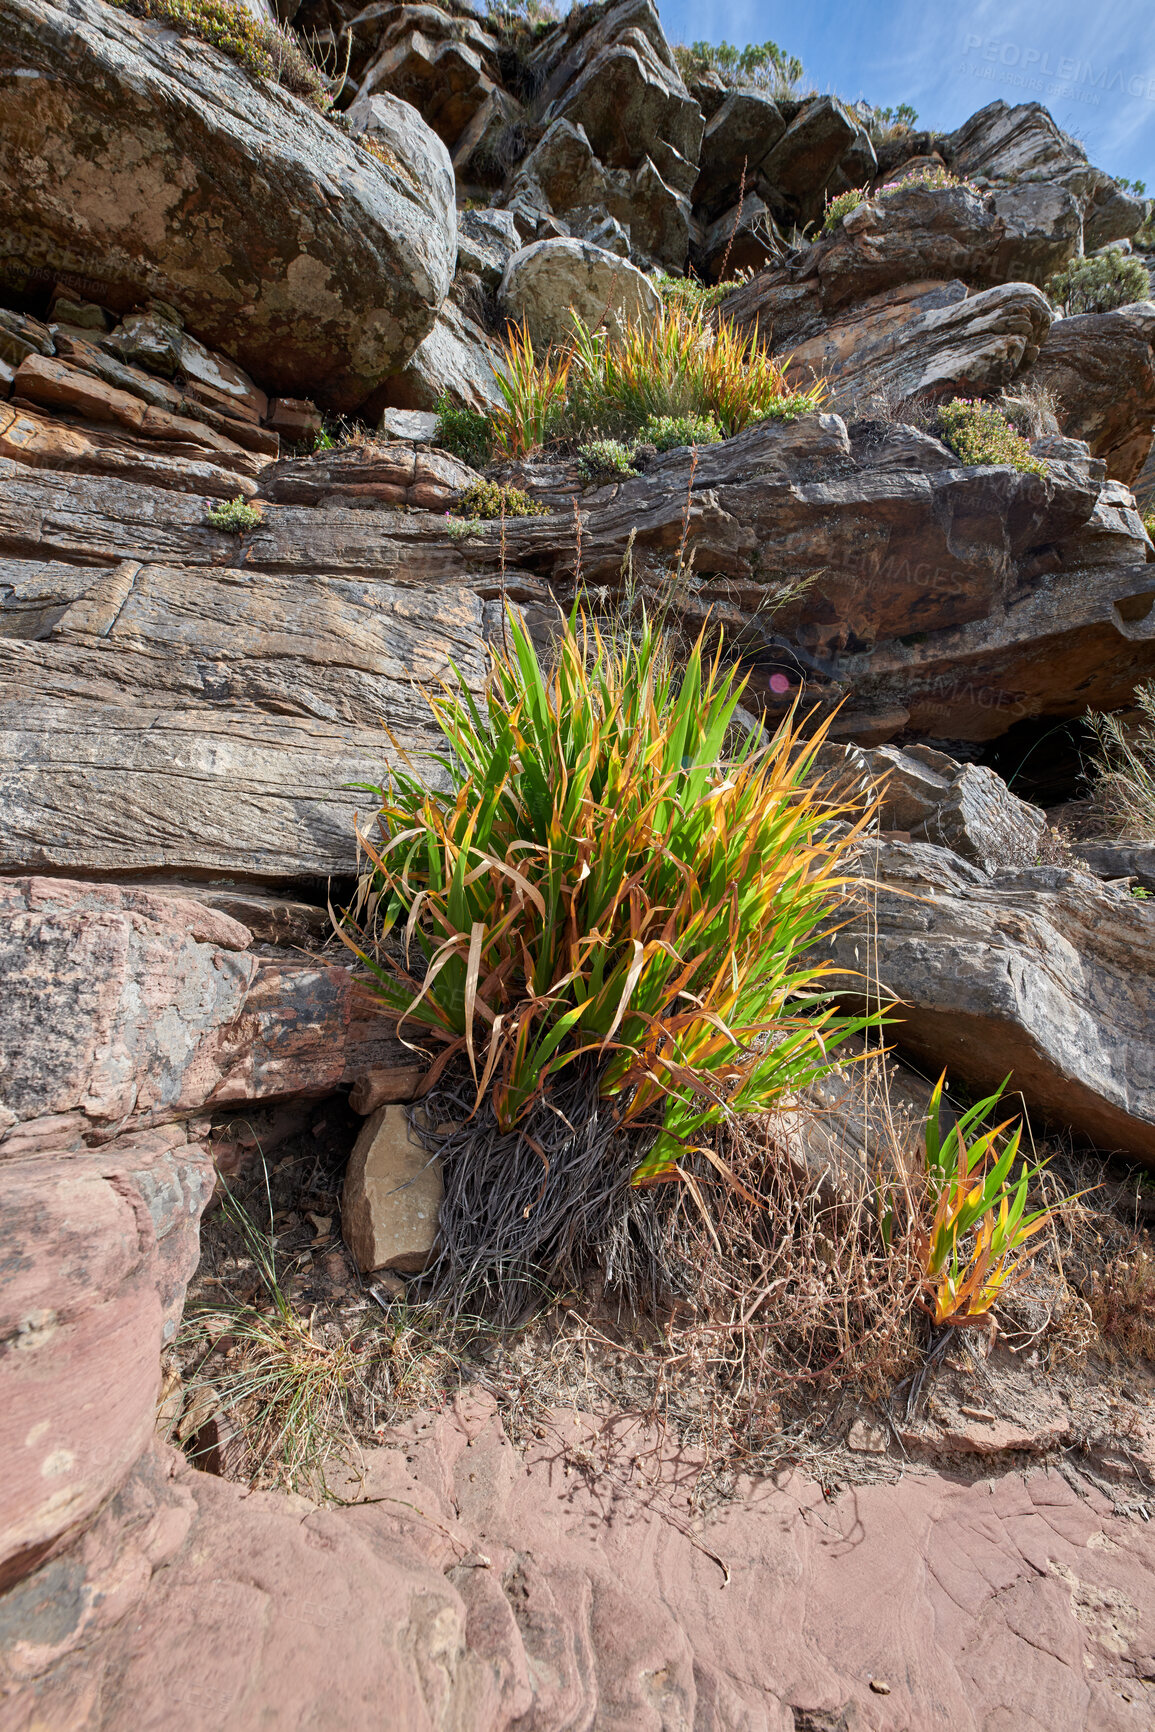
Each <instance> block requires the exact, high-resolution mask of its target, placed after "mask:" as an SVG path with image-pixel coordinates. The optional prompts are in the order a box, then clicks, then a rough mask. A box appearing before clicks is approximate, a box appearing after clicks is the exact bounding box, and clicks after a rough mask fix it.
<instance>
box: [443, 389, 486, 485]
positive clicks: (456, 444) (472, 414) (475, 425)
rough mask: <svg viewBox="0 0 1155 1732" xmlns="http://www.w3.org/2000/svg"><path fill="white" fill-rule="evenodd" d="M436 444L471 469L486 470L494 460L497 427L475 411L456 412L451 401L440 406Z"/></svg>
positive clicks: (444, 400)
mask: <svg viewBox="0 0 1155 1732" xmlns="http://www.w3.org/2000/svg"><path fill="white" fill-rule="evenodd" d="M433 437H434V441H435V443H436V444H438V445H440V447H441V449H442V450H443V451H448V452H449V454H450V456H451V457H456V458H458V459H459V460H460V461H461V462H462V463H467V464H468V465H469V467H470V468H471V469H484V468H485V465H486V464H487V463H489V462H490V461H491V460H492V458H493V447H494V426H493V421H492V420H491V418H490V417H489V416H488V415H482V414H480V413H479V411H478V410H476V409H455V408H454V406H453V404H452V403H451V402H450V400H449V398H448V397H442V399H441V401H440V402H439V403H438V405H437V431H436V433H435V434H434V436H433Z"/></svg>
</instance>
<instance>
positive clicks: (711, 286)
mask: <svg viewBox="0 0 1155 1732" xmlns="http://www.w3.org/2000/svg"><path fill="white" fill-rule="evenodd" d="M651 281H652V282H653V284H654V287H655V288H656V289H657V291H658V293H659V294H660V295H661V297H662V299H663V301H665V303H666V305H667V306H669V305H670V303H671V302H677V303H678V304H679V305H680V306H684V307H690V308H695V309H696V308H701V309H702V310H703V311H705V312H707V313H708V312H709V311H710V310H711V309H712V308H713V307H716V306H717V305H718V303H719V302H720V301H724V300H725V299H726V296H727V295H729V294H732V293H733V291H734V290H735V289H740V288H741V287H742V284H743V283H744V282H745V281H746V278H745V277H728V278H727V279H726V281H725V282H724V283H703V282H699V280H698V278H697V277H672V276H671V275H670V273H669V272H668V271H655V272H654V275H653V277H652V278H651Z"/></svg>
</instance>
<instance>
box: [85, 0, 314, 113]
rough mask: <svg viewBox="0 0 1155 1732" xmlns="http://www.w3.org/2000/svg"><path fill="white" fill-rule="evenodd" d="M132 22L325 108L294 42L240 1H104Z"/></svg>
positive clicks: (310, 70) (311, 72) (308, 62)
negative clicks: (195, 44)
mask: <svg viewBox="0 0 1155 1732" xmlns="http://www.w3.org/2000/svg"><path fill="white" fill-rule="evenodd" d="M110 3H111V4H112V5H113V6H119V7H120V8H121V10H122V11H124V12H132V13H134V14H135V16H136V17H138V18H155V19H156V20H157V21H158V22H159V23H162V24H170V25H171V26H172V27H173V29H174V30H179V31H181V32H182V33H183V34H186V35H189V36H197V37H199V38H200V40H201V41H202V42H208V43H210V44H211V45H212V47H214V48H219V49H220V50H221V52H222V53H223V54H227V55H228V56H229V58H230V59H231V60H235V61H236V62H237V64H238V65H239V66H243V67H244V69H245V71H246V72H249V73H251V74H252V76H253V77H254V78H259V79H263V80H266V81H268V82H270V83H273V84H281V85H284V87H285V89H286V90H290V91H292V93H293V94H294V96H304V97H306V98H307V99H308V100H309V101H310V102H311V103H312V104H313V105H314V107H316V108H320V109H322V110H324V109H327V108H328V107H329V105H330V102H331V97H330V95H329V91H328V86H327V83H326V80H325V77H324V75H323V73H322V72H321V70H320V68H319V67H317V66H316V65H315V64H314V63H313V61H312V60H310V59H309V56H308V55H307V54H306V53H305V51H304V49H303V48H302V47H301V46H300V44H299V43H298V41H297V40H296V38H295V37H294V36H292V35H291V34H290V33H289V32H288V31H287V30H282V29H281V28H280V27H279V26H277V25H274V24H266V23H264V22H262V20H260V19H259V18H256V17H254V15H253V14H252V13H251V12H250V11H249V10H248V8H247V7H246V6H244V5H242V4H241V3H240V0H110Z"/></svg>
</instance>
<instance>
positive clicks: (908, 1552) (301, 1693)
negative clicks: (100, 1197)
mask: <svg viewBox="0 0 1155 1732" xmlns="http://www.w3.org/2000/svg"><path fill="white" fill-rule="evenodd" d="M545 1431H546V1435H545V1436H543V1437H542V1438H541V1440H540V1442H539V1443H537V1444H535V1446H534V1447H533V1448H532V1449H531V1450H530V1452H529V1453H528V1455H527V1456H525V1457H523V1456H522V1455H521V1454H520V1453H519V1452H518V1451H517V1450H515V1449H514V1447H513V1446H512V1445H511V1444H510V1443H509V1442H508V1440H507V1439H506V1438H505V1437H504V1435H503V1433H502V1431H501V1428H500V1425H499V1424H498V1422H497V1421H496V1419H495V1418H494V1417H493V1414H492V1406H491V1404H489V1403H488V1402H487V1401H485V1400H476V1401H472V1402H470V1401H467V1400H464V1399H459V1402H458V1404H457V1407H456V1409H455V1411H452V1412H449V1413H447V1414H444V1415H442V1416H441V1417H440V1418H437V1419H434V1420H429V1419H424V1420H422V1421H421V1422H420V1423H419V1424H417V1425H414V1426H412V1427H407V1428H406V1429H405V1431H404V1432H403V1433H401V1434H400V1435H399V1436H398V1438H397V1443H398V1446H399V1447H395V1448H386V1449H380V1450H375V1451H371V1452H370V1453H369V1455H368V1457H367V1458H366V1462H365V1464H364V1465H365V1472H364V1476H363V1477H361V1478H359V1479H358V1481H357V1482H356V1484H353V1483H351V1484H350V1486H349V1488H348V1492H347V1494H346V1495H348V1496H350V1497H352V1498H355V1499H364V1500H367V1501H365V1502H362V1503H354V1504H353V1506H352V1507H347V1508H340V1509H335V1508H332V1507H329V1508H326V1509H319V1510H309V1509H308V1508H307V1507H304V1506H302V1504H301V1502H300V1500H292V1501H290V1500H286V1499H283V1498H278V1497H275V1496H273V1495H271V1494H268V1493H257V1494H248V1493H245V1492H244V1491H242V1490H241V1488H240V1487H238V1486H235V1485H231V1484H229V1483H227V1482H224V1481H221V1480H219V1479H214V1478H211V1477H209V1476H207V1475H203V1474H196V1473H193V1472H191V1471H189V1470H188V1469H187V1468H181V1467H179V1466H177V1468H176V1470H175V1472H174V1473H173V1474H172V1477H171V1478H165V1476H164V1469H163V1466H160V1465H153V1463H152V1462H150V1461H146V1463H145V1464H143V1465H142V1469H141V1471H140V1473H139V1475H137V1476H134V1478H133V1480H132V1481H130V1483H129V1487H128V1489H127V1491H126V1494H125V1501H126V1504H128V1505H129V1508H128V1509H127V1510H126V1514H125V1516H124V1517H123V1518H122V1519H121V1524H120V1526H119V1528H118V1529H117V1530H116V1532H115V1533H114V1532H111V1531H108V1530H107V1529H106V1530H102V1529H101V1528H100V1524H98V1525H97V1527H96V1528H94V1529H93V1531H92V1534H91V1535H90V1536H89V1537H88V1540H87V1542H86V1544H87V1545H88V1548H89V1555H90V1556H91V1559H92V1562H91V1564H89V1565H88V1567H89V1568H91V1569H92V1570H93V1571H94V1572H95V1570H96V1568H97V1567H98V1566H99V1567H101V1568H102V1569H103V1570H104V1572H105V1577H106V1578H107V1576H108V1575H109V1574H110V1573H111V1569H110V1560H111V1558H113V1557H114V1556H115V1555H116V1552H115V1547H116V1543H117V1538H118V1536H119V1543H120V1545H121V1547H122V1555H123V1556H124V1557H125V1558H126V1559H127V1558H131V1557H136V1558H138V1559H142V1560H143V1559H144V1558H145V1556H146V1553H145V1546H144V1543H143V1541H144V1539H145V1537H146V1536H148V1535H150V1533H153V1534H155V1533H156V1532H157V1531H158V1530H160V1531H161V1535H162V1537H161V1539H160V1540H159V1541H158V1540H157V1539H153V1541H152V1543H153V1545H154V1547H155V1548H156V1549H157V1550H158V1551H159V1552H161V1554H162V1556H163V1555H164V1546H165V1544H167V1545H169V1546H171V1543H172V1538H173V1537H174V1536H175V1534H176V1533H177V1531H178V1529H179V1524H180V1523H181V1522H185V1523H188V1524H189V1526H188V1537H187V1539H186V1540H185V1541H184V1543H183V1544H182V1545H180V1546H179V1549H176V1550H175V1551H174V1550H169V1551H168V1553H167V1557H166V1558H165V1561H162V1562H160V1563H159V1567H153V1573H152V1576H151V1582H150V1583H149V1584H148V1585H147V1587H145V1588H143V1589H141V1588H139V1587H134V1588H133V1589H132V1590H129V1591H128V1592H126V1593H125V1594H124V1595H123V1597H122V1602H121V1603H122V1604H124V1603H125V1601H129V1602H130V1603H131V1597H130V1596H131V1594H132V1593H135V1595H136V1599H135V1604H134V1607H133V1612H132V1616H131V1617H124V1616H122V1617H121V1619H120V1621H119V1623H117V1624H116V1626H115V1627H114V1628H112V1629H111V1630H110V1629H107V1628H105V1629H104V1630H99V1629H97V1630H94V1631H92V1634H91V1636H90V1639H89V1640H88V1642H87V1645H86V1646H85V1648H84V1650H83V1652H77V1653H76V1654H75V1656H74V1658H73V1659H71V1660H69V1659H68V1658H67V1657H64V1658H60V1657H55V1658H54V1656H60V1655H61V1653H62V1651H64V1652H65V1653H66V1650H67V1647H68V1645H69V1644H70V1643H72V1642H75V1640H76V1637H75V1636H74V1635H73V1633H72V1629H71V1628H70V1626H71V1625H74V1624H75V1623H78V1622H79V1616H78V1611H77V1610H74V1607H76V1606H77V1603H78V1601H79V1600H80V1598H81V1595H80V1593H79V1592H78V1588H77V1586H73V1587H72V1591H71V1595H69V1594H68V1593H67V1592H63V1593H61V1592H60V1590H61V1586H62V1584H61V1583H60V1582H58V1581H56V1580H55V1578H52V1577H51V1576H50V1571H51V1568H52V1566H49V1567H48V1569H47V1570H45V1571H42V1572H40V1573H39V1577H33V1578H31V1579H30V1581H29V1583H28V1584H26V1585H25V1586H24V1588H23V1589H22V1590H21V1600H20V1601H19V1603H18V1606H17V1607H16V1610H17V1612H18V1616H17V1618H16V1619H15V1620H13V1619H11V1618H10V1619H9V1623H8V1628H9V1629H12V1628H13V1627H14V1628H15V1631H16V1634H17V1637H18V1638H19V1632H20V1630H21V1627H23V1628H25V1629H29V1630H31V1631H32V1633H33V1635H34V1636H35V1635H39V1636H40V1638H41V1641H42V1646H41V1647H40V1649H39V1650H37V1649H36V1648H35V1646H34V1643H33V1641H32V1640H28V1641H25V1642H24V1643H22V1644H21V1643H20V1642H19V1640H17V1642H16V1643H14V1644H12V1647H10V1649H9V1652H10V1653H11V1652H13V1650H14V1651H15V1653H16V1657H17V1660H18V1662H19V1665H20V1670H19V1674H18V1681H20V1682H21V1683H22V1688H20V1689H19V1691H18V1694H17V1695H16V1696H15V1698H14V1701H13V1702H12V1703H11V1704H10V1707H9V1713H10V1721H9V1722H8V1723H7V1724H10V1725H11V1726H12V1728H13V1729H14V1732H31V1729H32V1728H33V1727H34V1726H38V1725H39V1726H53V1727H55V1726H57V1725H64V1724H68V1725H72V1726H78V1727H84V1728H85V1732H121V1728H123V1727H124V1726H127V1725H132V1727H133V1728H134V1732H136V1729H137V1728H139V1729H140V1732H154V1729H155V1732H160V1729H161V1728H164V1729H165V1732H171V1729H172V1728H176V1729H177V1732H185V1728H188V1729H189V1732H192V1729H193V1728H197V1729H198V1732H199V1728H201V1727H202V1726H204V1727H207V1726H211V1727H212V1728H213V1732H250V1729H251V1732H257V1728H259V1727H264V1726H268V1725H277V1724H279V1723H281V1722H284V1723H286V1724H290V1725H293V1724H298V1725H310V1724H314V1723H315V1724H318V1725H322V1724H323V1725H326V1726H333V1727H340V1728H341V1732H362V1729H364V1732H370V1729H371V1728H372V1729H374V1732H376V1729H377V1728H379V1727H380V1725H381V1704H382V1703H383V1702H387V1703H389V1705H390V1724H391V1725H396V1726H397V1727H399V1728H401V1727H404V1728H405V1732H433V1729H434V1728H437V1729H439V1732H441V1729H444V1728H447V1727H468V1728H469V1732H513V1729H514V1728H518V1729H520V1732H555V1729H558V1728H562V1727H579V1726H581V1727H593V1726H597V1727H599V1728H601V1727H605V1728H620V1729H621V1732H626V1728H628V1729H629V1732H635V1728H637V1729H643V1728H650V1729H652V1732H687V1729H688V1728H691V1727H708V1728H711V1729H714V1732H790V1729H791V1728H793V1729H794V1732H797V1729H798V1728H807V1727H809V1728H815V1727H837V1726H840V1725H841V1726H843V1727H858V1728H862V1729H863V1732H895V1729H897V1728H909V1729H910V1732H922V1729H923V1728H926V1729H927V1732H930V1729H931V1728H937V1727H940V1726H959V1727H972V1726H974V1727H979V1726H982V1727H988V1728H996V1727H1004V1726H1005V1727H1008V1728H1010V1727H1014V1728H1015V1732H1020V1729H1022V1732H1056V1729H1058V1728H1062V1732H1068V1729H1069V1732H1091V1729H1092V1728H1096V1729H1102V1732H1106V1729H1110V1732H1141V1729H1143V1728H1146V1727H1147V1726H1148V1725H1149V1724H1150V1721H1151V1716H1152V1713H1153V1712H1155V1689H1153V1687H1152V1684H1151V1681H1150V1679H1151V1672H1152V1666H1151V1660H1150V1629H1151V1625H1152V1619H1153V1618H1155V1570H1153V1568H1152V1562H1151V1557H1150V1548H1149V1546H1148V1545H1147V1543H1146V1531H1147V1530H1146V1529H1145V1528H1144V1527H1143V1525H1142V1524H1141V1523H1139V1522H1137V1521H1134V1520H1128V1519H1126V1518H1123V1517H1120V1516H1116V1515H1114V1514H1112V1513H1111V1509H1110V1506H1109V1505H1108V1504H1107V1503H1106V1502H1105V1501H1104V1500H1103V1499H1102V1498H1101V1497H1100V1496H1099V1495H1098V1494H1097V1493H1096V1492H1094V1491H1093V1490H1092V1489H1091V1488H1090V1487H1089V1486H1080V1488H1079V1489H1078V1490H1075V1489H1073V1488H1072V1486H1071V1485H1069V1484H1068V1483H1067V1481H1066V1480H1065V1479H1064V1478H1063V1477H1062V1476H1061V1475H1059V1474H1058V1473H1054V1472H1046V1471H1036V1472H1034V1473H1032V1474H1031V1475H1029V1476H1028V1477H1026V1478H1023V1477H1020V1476H1018V1475H1011V1476H1007V1477H1005V1478H998V1479H986V1480H982V1481H980V1482H978V1483H977V1484H974V1485H968V1484H966V1483H962V1482H960V1481H957V1480H952V1479H950V1478H945V1477H941V1476H939V1475H937V1474H929V1473H928V1474H922V1475H919V1474H907V1475H906V1476H905V1477H904V1478H903V1479H902V1480H901V1481H900V1482H899V1483H898V1484H885V1483H881V1484H870V1485H861V1486H857V1487H854V1488H852V1489H849V1490H846V1491H844V1492H842V1493H839V1492H838V1491H837V1490H835V1489H830V1490H829V1491H828V1492H826V1493H824V1492H823V1490H822V1489H821V1488H820V1487H819V1486H818V1485H816V1484H814V1483H813V1482H811V1481H808V1480H806V1479H805V1478H803V1477H802V1476H800V1475H797V1476H794V1477H791V1478H786V1479H784V1480H783V1481H782V1482H781V1483H779V1484H772V1483H769V1482H761V1483H747V1484H746V1485H744V1486H742V1487H740V1488H739V1495H738V1497H737V1498H736V1500H735V1501H733V1502H730V1503H723V1504H722V1505H720V1506H719V1508H718V1509H717V1511H716V1512H715V1513H714V1514H713V1515H712V1516H710V1517H708V1518H705V1519H704V1518H702V1517H701V1516H698V1515H695V1513H694V1512H693V1510H692V1508H691V1507H690V1504H689V1496H688V1493H687V1491H686V1490H684V1489H682V1490H679V1487H678V1479H679V1476H680V1474H683V1473H684V1471H685V1466H686V1464H685V1463H681V1464H679V1462H678V1461H677V1460H676V1459H668V1460H667V1461H666V1465H665V1467H664V1469H663V1470H662V1471H661V1473H660V1474H659V1475H658V1484H657V1485H655V1484H653V1483H652V1480H651V1468H650V1465H648V1466H647V1471H646V1473H645V1475H644V1477H643V1475H642V1474H641V1473H640V1472H639V1471H638V1469H637V1468H636V1467H635V1465H634V1464H635V1462H640V1461H641V1459H642V1457H643V1456H644V1458H645V1461H646V1463H647V1464H652V1463H653V1461H654V1455H653V1453H652V1451H653V1445H654V1441H655V1440H654V1439H653V1437H652V1436H651V1435H650V1434H648V1433H647V1432H646V1431H645V1430H644V1429H643V1428H642V1426H641V1425H639V1424H638V1423H637V1422H636V1421H631V1420H624V1419H623V1420H621V1421H619V1422H618V1423H617V1424H616V1425H615V1426H612V1427H610V1428H608V1429H607V1428H605V1427H603V1426H602V1425H601V1424H600V1422H598V1421H596V1420H590V1419H588V1418H586V1417H585V1416H582V1415H578V1414H574V1413H559V1414H557V1415H556V1416H554V1419H553V1420H552V1422H551V1423H550V1424H549V1425H548V1426H547V1427H546V1428H545ZM570 1451H574V1452H575V1458H571V1456H570ZM160 1460H161V1462H163V1461H169V1462H171V1460H172V1458H171V1456H165V1457H162V1458H160ZM579 1461H584V1462H585V1463H586V1464H589V1465H587V1466H585V1467H579V1466H578V1465H577V1462H579ZM150 1511H151V1512H152V1513H151V1514H150V1513H149V1512H150ZM85 1563H86V1560H85V1559H84V1558H81V1557H78V1558H77V1566H76V1570H75V1577H74V1580H76V1579H78V1581H79V1582H84V1581H85V1580H86V1577H85V1573H84V1568H85ZM138 1568H139V1566H138ZM41 1582H42V1584H43V1585H40V1584H41ZM54 1587H55V1589H56V1591H57V1592H58V1593H60V1599H59V1601H57V1602H55V1604H56V1606H57V1608H58V1609H57V1610H56V1616H55V1619H53V1618H52V1615H51V1612H50V1607H51V1606H52V1605H53V1603H54V1602H53V1601H52V1600H51V1599H50V1594H51V1592H52V1589H53V1588H54ZM90 1629H91V1626H90ZM53 1639H54V1640H55V1643H56V1646H55V1648H54V1647H53V1646H52V1642H53ZM9 1642H10V1643H12V1637H11V1636H10V1637H9ZM38 1655H39V1658H38ZM194 1655H195V1656H198V1657H200V1663H199V1664H193V1663H191V1661H190V1657H191V1656H194ZM205 1656H211V1661H212V1663H211V1665H209V1664H208V1663H207V1662H205V1660H204V1657H205ZM10 1668H11V1662H10ZM11 1669H12V1670H15V1668H11ZM69 1716H71V1718H69Z"/></svg>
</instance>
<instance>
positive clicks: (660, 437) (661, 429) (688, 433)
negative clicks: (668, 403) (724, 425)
mask: <svg viewBox="0 0 1155 1732" xmlns="http://www.w3.org/2000/svg"><path fill="white" fill-rule="evenodd" d="M640 438H641V441H642V443H643V444H644V445H656V446H657V447H658V450H659V451H674V450H676V449H677V448H678V446H680V445H718V444H720V443H721V440H722V429H721V428H720V427H719V425H718V423H717V422H716V421H715V419H714V417H713V416H712V415H651V416H650V419H649V420H648V421H647V422H645V424H644V425H643V427H642V430H641V434H640Z"/></svg>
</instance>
